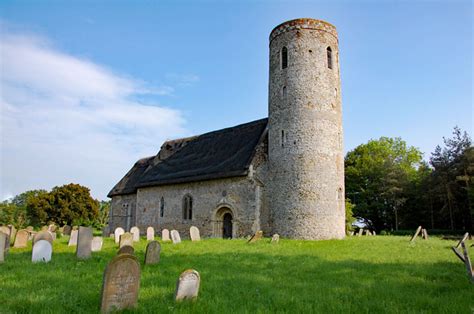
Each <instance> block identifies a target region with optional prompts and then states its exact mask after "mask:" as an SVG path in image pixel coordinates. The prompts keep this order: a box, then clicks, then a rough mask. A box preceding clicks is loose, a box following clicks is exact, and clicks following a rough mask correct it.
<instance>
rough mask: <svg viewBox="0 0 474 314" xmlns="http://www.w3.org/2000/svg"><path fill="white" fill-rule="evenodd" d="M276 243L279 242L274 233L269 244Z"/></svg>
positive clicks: (278, 237) (277, 236)
mask: <svg viewBox="0 0 474 314" xmlns="http://www.w3.org/2000/svg"><path fill="white" fill-rule="evenodd" d="M278 242H280V236H279V235H278V234H276V233H275V234H274V235H273V237H272V242H271V243H278Z"/></svg>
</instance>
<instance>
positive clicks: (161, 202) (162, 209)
mask: <svg viewBox="0 0 474 314" xmlns="http://www.w3.org/2000/svg"><path fill="white" fill-rule="evenodd" d="M164 215H165V199H164V198H163V196H162V197H161V200H160V217H163V216H164Z"/></svg>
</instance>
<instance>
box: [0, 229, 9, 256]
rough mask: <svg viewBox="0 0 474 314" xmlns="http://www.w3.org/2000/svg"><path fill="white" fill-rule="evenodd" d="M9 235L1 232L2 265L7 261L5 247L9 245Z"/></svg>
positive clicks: (0, 254)
mask: <svg viewBox="0 0 474 314" xmlns="http://www.w3.org/2000/svg"><path fill="white" fill-rule="evenodd" d="M7 237H8V236H7V234H6V233H3V232H1V231H0V263H3V262H4V261H5V246H6V244H7Z"/></svg>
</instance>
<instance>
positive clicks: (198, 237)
mask: <svg viewBox="0 0 474 314" xmlns="http://www.w3.org/2000/svg"><path fill="white" fill-rule="evenodd" d="M189 234H190V235H191V241H201V235H200V234H199V229H198V228H197V227H195V226H191V228H189Z"/></svg>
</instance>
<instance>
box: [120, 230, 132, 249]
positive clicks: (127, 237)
mask: <svg viewBox="0 0 474 314" xmlns="http://www.w3.org/2000/svg"><path fill="white" fill-rule="evenodd" d="M124 245H130V246H133V235H132V234H131V233H129V232H125V233H124V234H122V235H121V236H120V243H119V247H120V248H121V247H122V246H124Z"/></svg>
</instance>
